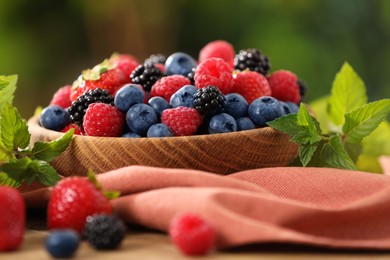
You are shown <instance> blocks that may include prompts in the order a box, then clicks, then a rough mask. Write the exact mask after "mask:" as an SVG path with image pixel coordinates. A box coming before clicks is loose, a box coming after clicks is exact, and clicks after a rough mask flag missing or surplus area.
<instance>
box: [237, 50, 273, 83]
mask: <svg viewBox="0 0 390 260" xmlns="http://www.w3.org/2000/svg"><path fill="white" fill-rule="evenodd" d="M234 68H235V69H236V70H240V71H243V70H246V69H249V70H250V71H256V72H259V73H261V74H263V75H264V76H265V75H267V73H268V71H269V69H270V68H271V64H270V63H269V59H268V57H267V56H265V55H263V54H262V53H261V52H260V51H259V50H258V49H247V50H240V52H239V53H238V54H237V55H236V56H235V57H234Z"/></svg>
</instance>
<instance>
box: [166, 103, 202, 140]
mask: <svg viewBox="0 0 390 260" xmlns="http://www.w3.org/2000/svg"><path fill="white" fill-rule="evenodd" d="M161 122H162V123H164V124H166V125H167V126H168V127H169V128H170V129H171V130H172V132H173V133H174V134H175V135H176V136H180V135H193V134H194V133H195V132H196V130H198V127H199V126H200V125H201V124H202V122H203V118H202V116H201V114H199V112H198V111H196V109H195V108H192V107H181V106H180V107H176V108H168V109H165V110H164V111H163V112H162V114H161Z"/></svg>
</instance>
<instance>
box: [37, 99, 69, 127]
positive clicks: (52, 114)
mask: <svg viewBox="0 0 390 260" xmlns="http://www.w3.org/2000/svg"><path fill="white" fill-rule="evenodd" d="M69 122H70V116H69V113H68V111H67V110H65V109H63V108H62V107H60V106H55V105H54V106H48V107H46V108H44V109H43V110H42V113H41V116H40V118H39V123H40V124H41V126H43V127H44V128H47V129H51V130H55V131H61V130H62V129H63V128H64V127H65V126H66V125H68V124H69Z"/></svg>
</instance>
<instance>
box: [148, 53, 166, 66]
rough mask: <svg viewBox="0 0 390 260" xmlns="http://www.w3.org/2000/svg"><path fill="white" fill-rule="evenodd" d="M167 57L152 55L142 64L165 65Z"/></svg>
mask: <svg viewBox="0 0 390 260" xmlns="http://www.w3.org/2000/svg"><path fill="white" fill-rule="evenodd" d="M166 60H167V57H165V55H163V54H160V53H159V54H152V55H150V56H149V58H147V59H145V61H144V64H150V65H156V64H163V65H164V64H165V61H166Z"/></svg>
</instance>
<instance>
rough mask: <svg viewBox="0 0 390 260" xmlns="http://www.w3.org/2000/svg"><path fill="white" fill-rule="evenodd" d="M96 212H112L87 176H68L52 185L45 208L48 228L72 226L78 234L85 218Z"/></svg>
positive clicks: (102, 195)
mask: <svg viewBox="0 0 390 260" xmlns="http://www.w3.org/2000/svg"><path fill="white" fill-rule="evenodd" d="M96 213H107V214H111V213H112V206H111V203H110V201H109V199H108V198H107V197H105V195H104V194H103V192H102V191H101V190H99V188H98V187H97V186H96V184H94V183H93V181H91V180H90V179H88V178H85V177H69V178H66V179H63V180H61V181H60V182H58V183H57V184H56V186H54V188H53V192H52V194H51V197H50V200H49V204H48V208H47V224H48V227H49V229H58V228H72V229H75V230H76V231H78V232H79V233H80V234H81V232H82V230H83V228H84V225H85V223H86V218H87V217H88V216H91V215H93V214H96Z"/></svg>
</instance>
